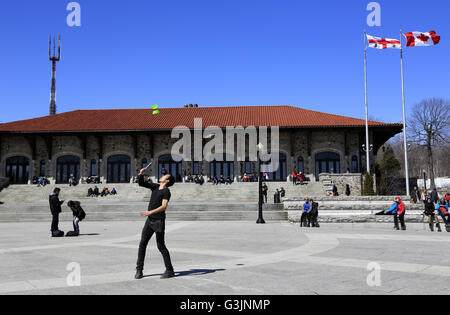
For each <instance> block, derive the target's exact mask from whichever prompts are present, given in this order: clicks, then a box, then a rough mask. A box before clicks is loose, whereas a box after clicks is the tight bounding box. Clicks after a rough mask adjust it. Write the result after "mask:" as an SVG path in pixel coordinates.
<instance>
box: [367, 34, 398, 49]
mask: <svg viewBox="0 0 450 315" xmlns="http://www.w3.org/2000/svg"><path fill="white" fill-rule="evenodd" d="M367 39H368V40H369V47H371V48H377V49H386V48H395V49H401V48H402V44H401V43H400V41H399V40H398V39H390V38H383V37H375V36H370V35H367Z"/></svg>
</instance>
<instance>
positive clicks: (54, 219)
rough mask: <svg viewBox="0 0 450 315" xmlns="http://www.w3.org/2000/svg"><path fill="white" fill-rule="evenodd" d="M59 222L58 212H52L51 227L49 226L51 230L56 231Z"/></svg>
mask: <svg viewBox="0 0 450 315" xmlns="http://www.w3.org/2000/svg"><path fill="white" fill-rule="evenodd" d="M58 224H59V213H57V214H52V227H51V228H50V231H51V232H54V231H58Z"/></svg>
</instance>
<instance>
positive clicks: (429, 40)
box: [403, 31, 441, 47]
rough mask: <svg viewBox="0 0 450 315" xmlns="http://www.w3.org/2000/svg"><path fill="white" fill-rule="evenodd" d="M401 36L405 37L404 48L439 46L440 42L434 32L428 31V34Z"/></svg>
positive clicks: (417, 33) (412, 33)
mask: <svg viewBox="0 0 450 315" xmlns="http://www.w3.org/2000/svg"><path fill="white" fill-rule="evenodd" d="M403 35H405V37H406V47H414V46H433V45H437V44H439V42H440V40H441V37H440V36H438V35H437V34H436V32H435V31H429V32H428V33H422V32H410V33H404V34H403Z"/></svg>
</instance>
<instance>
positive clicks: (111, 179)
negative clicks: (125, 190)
mask: <svg viewBox="0 0 450 315" xmlns="http://www.w3.org/2000/svg"><path fill="white" fill-rule="evenodd" d="M130 169H131V158H130V157H129V156H128V155H113V156H110V157H109V158H108V177H107V182H108V183H129V182H130V176H131V175H130Z"/></svg>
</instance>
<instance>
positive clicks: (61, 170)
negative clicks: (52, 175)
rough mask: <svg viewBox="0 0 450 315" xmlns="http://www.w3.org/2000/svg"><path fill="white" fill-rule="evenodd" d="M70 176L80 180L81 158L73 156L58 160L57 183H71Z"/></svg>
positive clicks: (62, 157)
mask: <svg viewBox="0 0 450 315" xmlns="http://www.w3.org/2000/svg"><path fill="white" fill-rule="evenodd" d="M70 176H73V178H74V179H75V180H76V181H77V180H79V179H80V158H79V157H77V156H73V155H66V156H61V157H60V158H58V159H57V160H56V183H57V184H67V183H69V178H70Z"/></svg>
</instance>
